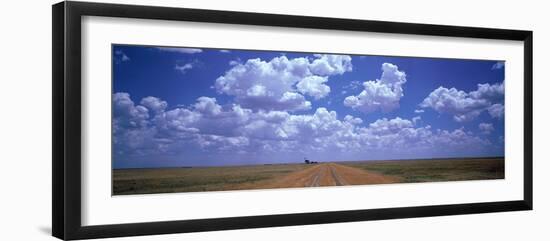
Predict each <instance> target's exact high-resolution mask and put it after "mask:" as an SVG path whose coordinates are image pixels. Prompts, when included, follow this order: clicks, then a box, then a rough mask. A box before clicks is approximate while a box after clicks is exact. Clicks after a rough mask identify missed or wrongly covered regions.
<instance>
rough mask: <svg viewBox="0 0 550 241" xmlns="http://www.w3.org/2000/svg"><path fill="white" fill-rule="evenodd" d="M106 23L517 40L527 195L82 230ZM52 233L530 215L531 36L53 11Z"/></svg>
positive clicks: (192, 12) (264, 17)
mask: <svg viewBox="0 0 550 241" xmlns="http://www.w3.org/2000/svg"><path fill="white" fill-rule="evenodd" d="M83 16H104V17H120V18H136V19H159V20H175V21H194V22H207V23H229V24H245V25H259V26H281V27H297V28H311V29H329V30H349V31H366V32H378V33H396V34H414V35H426V36H450V37H465V38H481V39H498V40H516V41H523V43H524V75H523V78H524V84H525V89H524V163H523V165H524V180H523V181H524V187H523V189H524V194H523V199H521V200H509V201H501V202H484V203H464V204H456V205H434V206H420V207H402V208H383V209H367V210H343V211H333V212H315V213H296V214H282V215H263V216H246V217H233V218H212V219H198V220H180V221H164V222H140V220H136V223H130V224H113V225H99V226H82V224H81V213H82V207H81V191H82V190H81V138H82V137H83V136H82V132H81V108H82V106H81V88H82V84H81V57H82V52H81V18H82V17H83ZM52 24H53V33H52V37H53V38H52V52H53V54H52V63H53V70H52V73H53V74H52V79H53V86H52V89H53V100H52V102H53V113H52V115H53V120H52V121H53V126H52V132H53V135H52V136H53V138H52V142H53V150H52V153H53V155H52V161H53V166H52V175H53V182H52V185H53V186H52V188H53V194H52V226H53V227H52V233H53V236H55V237H57V238H60V239H65V240H72V239H88V238H106V237H120V236H134V235H151V234H169V233H185V232H200V231H213V230H228V229H244V228H261V227H276V226H289V225H308V224H322V223H336V222H352V221H367V220H381V219H397V218H413V217H427V216H442V215H457V214H473V213H488V212H502V211H518V210H532V208H533V177H532V176H533V175H532V173H533V161H532V158H533V152H532V147H533V144H532V133H533V127H532V120H533V97H532V94H533V80H532V78H533V43H532V41H533V32H532V31H523V30H505V29H490V28H474V27H459V26H443V25H430V24H414V23H397V22H384V21H366V20H353V19H336V18H324V17H306V16H290V15H277V14H262V13H246V12H229V11H216V10H197V9H184V8H171V7H150V6H136V5H119V4H104V3H90V2H60V3H57V4H55V5H53V6H52Z"/></svg>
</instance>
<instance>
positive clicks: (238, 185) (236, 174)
mask: <svg viewBox="0 0 550 241" xmlns="http://www.w3.org/2000/svg"><path fill="white" fill-rule="evenodd" d="M503 178H504V158H501V157H494V158H493V157H491V158H464V159H426V160H388V161H343V162H330V163H329V162H323V163H319V164H273V165H250V166H227V167H187V168H150V169H113V183H112V184H113V185H112V194H113V195H127V194H149V193H172V192H202V191H226V190H248V189H269V188H292V187H319V186H347V185H367V184H389V183H417V182H442V181H465V180H491V179H503Z"/></svg>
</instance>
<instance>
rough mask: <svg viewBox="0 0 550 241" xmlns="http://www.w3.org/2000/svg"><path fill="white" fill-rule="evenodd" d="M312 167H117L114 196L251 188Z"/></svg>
mask: <svg viewBox="0 0 550 241" xmlns="http://www.w3.org/2000/svg"><path fill="white" fill-rule="evenodd" d="M307 167H309V166H307V165H305V164H277V165H255V166H233V167H193V168H155V169H115V170H113V195H123V194H146V193H169V192H199V191H220V190H239V189H248V187H250V186H253V185H254V184H256V183H259V182H261V181H264V180H269V179H276V178H279V177H282V176H285V175H286V174H289V173H291V172H295V171H300V170H303V169H305V168H307Z"/></svg>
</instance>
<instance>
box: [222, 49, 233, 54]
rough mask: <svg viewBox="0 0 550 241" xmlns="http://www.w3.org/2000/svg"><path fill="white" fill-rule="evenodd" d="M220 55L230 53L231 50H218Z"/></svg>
mask: <svg viewBox="0 0 550 241" xmlns="http://www.w3.org/2000/svg"><path fill="white" fill-rule="evenodd" d="M220 53H225V54H227V53H231V50H227V49H220Z"/></svg>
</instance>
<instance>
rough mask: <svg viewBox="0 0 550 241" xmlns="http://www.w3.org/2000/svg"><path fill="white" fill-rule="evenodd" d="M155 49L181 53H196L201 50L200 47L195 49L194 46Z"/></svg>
mask: <svg viewBox="0 0 550 241" xmlns="http://www.w3.org/2000/svg"><path fill="white" fill-rule="evenodd" d="M156 49H158V50H160V51H164V52H174V53H181V54H196V53H201V52H202V49H196V48H176V47H158V48H156Z"/></svg>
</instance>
